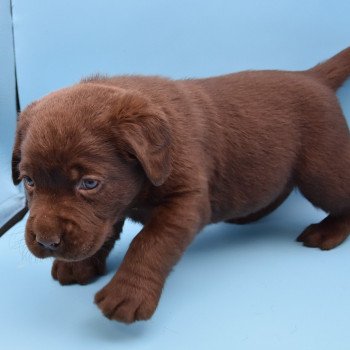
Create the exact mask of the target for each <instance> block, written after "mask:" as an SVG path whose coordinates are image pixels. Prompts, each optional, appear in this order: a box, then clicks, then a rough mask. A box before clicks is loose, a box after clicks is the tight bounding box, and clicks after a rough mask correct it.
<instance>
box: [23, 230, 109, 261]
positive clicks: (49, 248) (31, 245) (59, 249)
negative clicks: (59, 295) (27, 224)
mask: <svg viewBox="0 0 350 350" xmlns="http://www.w3.org/2000/svg"><path fill="white" fill-rule="evenodd" d="M101 236H103V235H101ZM103 243H104V240H101V242H95V241H93V242H80V244H79V243H78V244H73V242H70V241H69V240H68V239H64V238H63V239H61V240H60V241H59V243H52V242H49V241H46V242H41V241H40V240H38V238H37V237H36V235H35V234H34V232H33V231H32V230H28V231H27V232H26V244H27V247H28V249H29V250H30V251H31V253H32V254H33V255H34V256H36V257H37V258H39V259H45V258H49V257H53V258H56V259H59V260H64V261H81V260H85V259H87V258H89V257H91V256H93V255H95V254H96V253H97V251H98V250H99V249H101V247H102V246H103Z"/></svg>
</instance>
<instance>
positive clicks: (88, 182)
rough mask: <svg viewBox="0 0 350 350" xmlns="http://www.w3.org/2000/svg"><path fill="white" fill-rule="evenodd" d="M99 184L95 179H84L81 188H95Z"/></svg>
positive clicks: (80, 184)
mask: <svg viewBox="0 0 350 350" xmlns="http://www.w3.org/2000/svg"><path fill="white" fill-rule="evenodd" d="M98 185H99V182H98V181H97V180H94V179H82V180H81V181H80V183H79V186H78V188H79V190H93V189H94V188H96V187H97V186H98Z"/></svg>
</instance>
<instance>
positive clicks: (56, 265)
mask: <svg viewBox="0 0 350 350" xmlns="http://www.w3.org/2000/svg"><path fill="white" fill-rule="evenodd" d="M123 224H124V221H121V222H118V223H116V224H115V225H114V226H113V235H112V236H111V238H110V239H109V240H108V241H106V242H105V244H104V245H103V246H102V247H101V248H100V250H99V251H98V252H97V253H96V254H95V255H93V256H91V257H90V258H87V259H85V260H81V261H62V260H57V259H56V260H55V261H54V262H53V265H52V270H51V275H52V277H53V279H55V280H57V281H58V282H59V283H60V284H62V285H67V284H75V283H78V284H88V283H90V282H92V281H93V280H94V279H95V278H97V277H98V276H101V275H103V274H104V273H105V269H106V259H107V257H108V255H109V253H110V251H111V250H112V249H113V246H114V243H115V241H116V240H117V239H119V236H120V233H121V231H122V228H123Z"/></svg>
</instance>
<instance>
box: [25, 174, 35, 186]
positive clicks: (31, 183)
mask: <svg viewBox="0 0 350 350" xmlns="http://www.w3.org/2000/svg"><path fill="white" fill-rule="evenodd" d="M23 181H24V184H25V185H26V186H27V187H30V188H33V187H34V181H33V180H32V179H31V178H30V177H29V176H24V177H23Z"/></svg>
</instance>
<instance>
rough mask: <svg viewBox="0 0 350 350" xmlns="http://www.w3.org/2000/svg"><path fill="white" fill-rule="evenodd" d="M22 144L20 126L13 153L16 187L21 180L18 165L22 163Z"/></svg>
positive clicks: (13, 174)
mask: <svg viewBox="0 0 350 350" xmlns="http://www.w3.org/2000/svg"><path fill="white" fill-rule="evenodd" d="M21 143H22V135H21V131H20V126H19V125H17V130H16V138H15V143H14V146H13V151H12V181H13V183H14V184H15V185H18V184H19V183H20V182H21V180H20V179H19V170H18V164H19V162H20V161H21Z"/></svg>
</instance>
